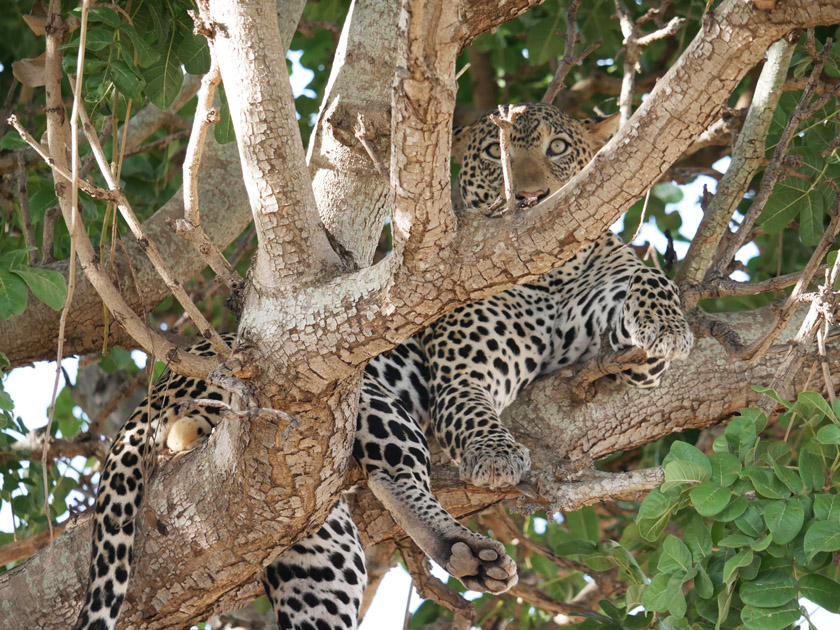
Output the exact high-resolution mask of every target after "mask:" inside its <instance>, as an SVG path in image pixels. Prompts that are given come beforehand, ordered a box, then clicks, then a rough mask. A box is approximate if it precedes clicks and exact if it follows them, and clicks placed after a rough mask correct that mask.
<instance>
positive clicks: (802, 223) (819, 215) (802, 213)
mask: <svg viewBox="0 0 840 630" xmlns="http://www.w3.org/2000/svg"><path fill="white" fill-rule="evenodd" d="M799 208H800V210H799V238H801V239H802V243H803V244H804V245H809V246H811V247H813V246H815V245H816V244H817V243H819V242H820V239H821V238H822V235H823V234H825V228H824V227H823V217H824V216H825V203H824V200H823V196H822V195H821V194H819V193H818V192H817V191H810V192H809V193H808V194H806V195H805V197H803V199H802V203H801V204H800V206H799Z"/></svg>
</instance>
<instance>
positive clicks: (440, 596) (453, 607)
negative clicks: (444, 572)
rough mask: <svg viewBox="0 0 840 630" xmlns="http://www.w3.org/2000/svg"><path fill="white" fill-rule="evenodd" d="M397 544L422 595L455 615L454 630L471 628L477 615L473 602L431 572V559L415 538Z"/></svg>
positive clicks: (406, 566)
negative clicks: (419, 547) (419, 546)
mask: <svg viewBox="0 0 840 630" xmlns="http://www.w3.org/2000/svg"><path fill="white" fill-rule="evenodd" d="M397 546H398V547H399V550H400V555H402V558H403V561H404V562H405V568H406V569H408V573H409V574H410V575H411V578H412V580H413V581H414V586H415V588H416V589H417V593H418V594H419V595H420V597H422V598H424V599H433V600H435V601H436V602H437V603H438V604H440V605H441V606H443V607H444V608H446V609H447V610H449V611H450V612H451V613H452V614H453V615H454V617H455V619H454V620H453V622H452V626H451V627H452V630H469V628H470V627H471V626H472V622H473V621H474V615H475V613H474V610H473V606H472V603H471V602H468V601H467V600H465V599H464V598H463V597H461V596H460V595H459V594H458V593H457V592H455V591H454V590H452V589H451V588H449V587H448V586H447V585H446V584H444V583H443V582H441V581H440V580H438V579H437V578H436V577H435V576H433V575H432V574H431V571H430V569H429V559H428V558H427V557H426V554H424V553H423V552H422V551H420V549H418V547H417V545H415V544H414V541H413V540H410V539H409V540H404V541H401V542H400V543H398V545H397Z"/></svg>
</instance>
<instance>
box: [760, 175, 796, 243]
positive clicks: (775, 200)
mask: <svg viewBox="0 0 840 630" xmlns="http://www.w3.org/2000/svg"><path fill="white" fill-rule="evenodd" d="M805 186H807V184H805ZM802 188H803V185H802V184H801V183H800V182H799V181H798V180H797V179H796V178H794V177H788V178H787V179H786V180H785V181H784V182H781V183H779V184H777V185H776V189H775V190H774V191H773V194H772V195H770V198H769V199H768V200H767V203H766V204H765V206H764V208H763V209H762V211H761V214H760V215H759V216H758V219H757V220H756V223H758V224H759V225H761V226H763V227H764V231H765V232H767V233H768V234H777V233H779V232H781V231H782V230H783V229H785V228H786V227H787V226H788V224H789V223H790V222H791V221H793V219H794V218H795V217H796V216H797V215H799V211H800V207H801V204H803V203H806V201H805V198H806V197H807V196H808V193H807V191H806V190H802Z"/></svg>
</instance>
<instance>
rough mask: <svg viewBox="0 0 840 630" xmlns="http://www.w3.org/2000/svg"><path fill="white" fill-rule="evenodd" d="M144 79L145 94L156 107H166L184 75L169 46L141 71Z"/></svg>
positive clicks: (174, 95)
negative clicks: (158, 57) (159, 56)
mask: <svg viewBox="0 0 840 630" xmlns="http://www.w3.org/2000/svg"><path fill="white" fill-rule="evenodd" d="M142 72H143V77H144V78H145V79H146V96H148V97H149V100H150V101H151V102H152V103H153V104H154V105H155V107H157V108H158V109H166V108H167V107H169V106H170V105H171V104H172V101H174V100H175V97H176V96H177V94H178V91H179V90H180V89H181V84H182V83H183V82H184V75H183V73H182V72H181V65H180V63H179V62H178V59H177V58H176V56H175V54H174V52H173V51H172V49H171V48H169V49H167V50H165V51H163V54H162V56H161V58H160V59H158V60H157V61H156V62H154V63H152V64H151V65H149V66H148V67H147V68H145V69H144V70H143V71H142Z"/></svg>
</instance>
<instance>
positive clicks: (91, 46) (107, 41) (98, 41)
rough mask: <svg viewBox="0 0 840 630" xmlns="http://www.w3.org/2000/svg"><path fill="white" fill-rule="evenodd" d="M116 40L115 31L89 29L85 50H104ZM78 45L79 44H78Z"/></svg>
mask: <svg viewBox="0 0 840 630" xmlns="http://www.w3.org/2000/svg"><path fill="white" fill-rule="evenodd" d="M113 41H114V32H113V31H105V30H102V29H93V30H88V32H87V37H86V38H85V50H93V51H97V50H102V49H103V48H105V47H106V46H110V45H111V43H113ZM77 47H78V44H77Z"/></svg>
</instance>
